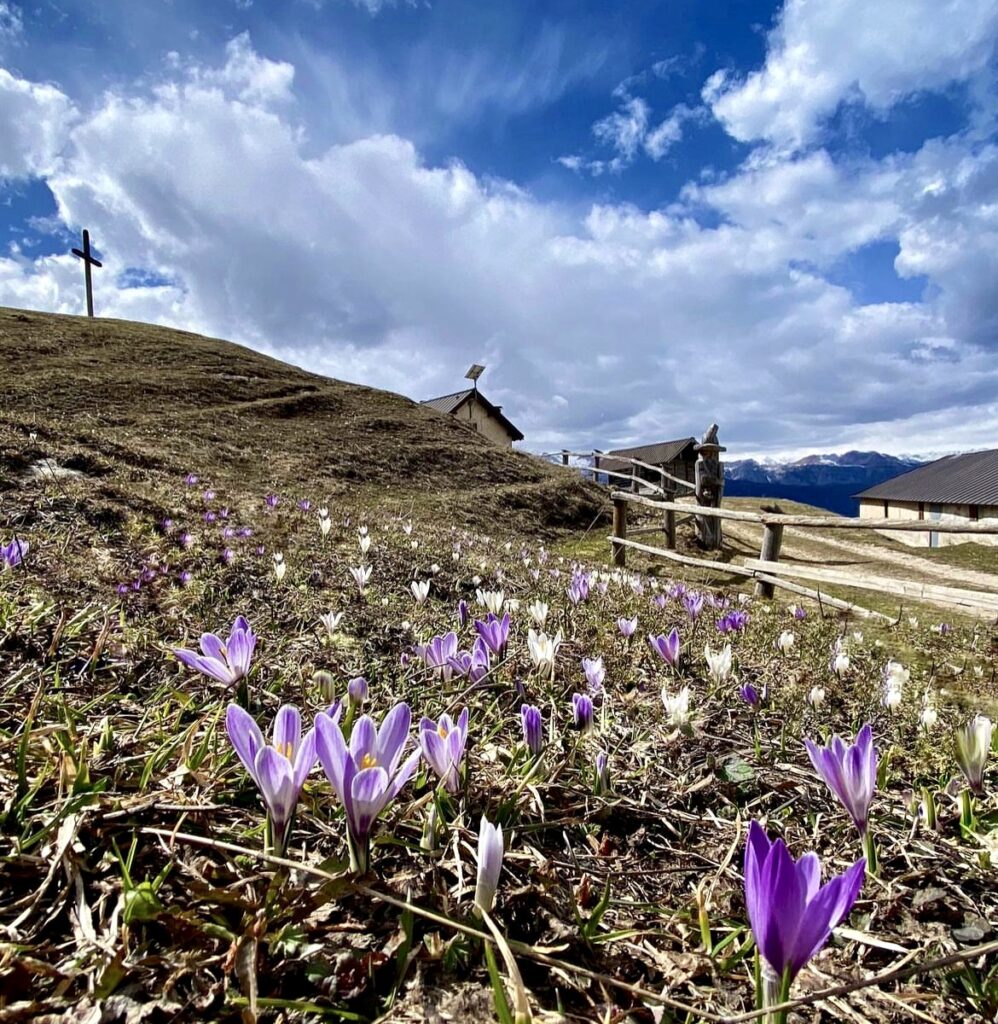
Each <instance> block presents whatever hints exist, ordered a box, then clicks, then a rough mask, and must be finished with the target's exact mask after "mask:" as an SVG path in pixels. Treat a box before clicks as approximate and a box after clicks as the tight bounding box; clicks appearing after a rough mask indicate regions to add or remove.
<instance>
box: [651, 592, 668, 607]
mask: <svg viewBox="0 0 998 1024" xmlns="http://www.w3.org/2000/svg"><path fill="white" fill-rule="evenodd" d="M668 600H669V599H668V598H667V597H666V596H665V594H656V595H655V596H654V597H653V598H652V599H651V603H652V607H653V608H658V609H659V610H660V611H661V610H662V609H664V608H665V605H666V603H667V602H668Z"/></svg>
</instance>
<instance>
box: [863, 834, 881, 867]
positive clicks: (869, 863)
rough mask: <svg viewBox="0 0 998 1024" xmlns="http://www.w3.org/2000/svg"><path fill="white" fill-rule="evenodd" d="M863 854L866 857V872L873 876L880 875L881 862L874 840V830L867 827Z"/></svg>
mask: <svg viewBox="0 0 998 1024" xmlns="http://www.w3.org/2000/svg"><path fill="white" fill-rule="evenodd" d="M863 853H864V855H865V856H866V870H867V872H868V873H869V874H871V875H877V874H879V873H880V861H879V860H878V859H877V843H876V841H875V840H874V838H873V830H872V829H871V828H869V826H867V829H866V832H864V833H863Z"/></svg>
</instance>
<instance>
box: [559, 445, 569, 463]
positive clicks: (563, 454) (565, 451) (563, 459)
mask: <svg viewBox="0 0 998 1024" xmlns="http://www.w3.org/2000/svg"><path fill="white" fill-rule="evenodd" d="M561 464H562V465H563V466H567V465H568V449H567V448H562V450H561Z"/></svg>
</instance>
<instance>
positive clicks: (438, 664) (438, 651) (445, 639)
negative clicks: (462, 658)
mask: <svg viewBox="0 0 998 1024" xmlns="http://www.w3.org/2000/svg"><path fill="white" fill-rule="evenodd" d="M413 653H415V654H416V656H417V657H419V658H421V659H422V661H423V664H424V665H425V666H426V667H427V668H429V669H432V670H433V671H434V672H436V673H438V674H439V676H440V678H441V680H442V681H443V682H445V683H447V682H450V678H451V675H452V674H453V672H454V669H453V668H452V666H451V664H450V659H451V658H456V657H457V633H455V632H453V630H452V631H451V632H450V633H444V634H443V636H435V637H434V638H433V639H432V640H431V641H430V642H429V643H428V644H419V645H417V646H416V647H414V648H413Z"/></svg>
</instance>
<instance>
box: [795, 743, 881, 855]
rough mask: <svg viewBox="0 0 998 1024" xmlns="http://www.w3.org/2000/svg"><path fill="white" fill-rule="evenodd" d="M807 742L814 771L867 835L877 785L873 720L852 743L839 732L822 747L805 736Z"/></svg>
mask: <svg viewBox="0 0 998 1024" xmlns="http://www.w3.org/2000/svg"><path fill="white" fill-rule="evenodd" d="M804 746H805V747H807V753H808V757H810V758H811V764H813V765H814V769H815V771H816V772H817V773H818V774H819V775H820V776H821V777H822V778H823V779H824V780H825V782H826V783H827V785H828V788H829V789H830V790H831V791H832V792H833V793H834V794H835V795H836V796H837V797H838V798H839V800H841V801H842V805H843V806H844V807H845V809H846V810H847V811H848V812H849V816H850V817H851V818H852V820H853V821H854V822H855V824H856V828H858V829H859V834H860V835H861V836H865V835H866V829H867V825H868V824H869V817H870V803H871V802H872V801H873V791H874V789H875V788H876V785H877V750H876V748H875V747H874V746H873V729H872V728H871V727H870V724H869V723H867V724H866V725H864V726H863V728H862V729H860V730H859V734H858V735H857V736H856V742H855V743H854V744H852V745H851V746H846V744H845V742H844V741H843V740H842V739H840V738H839V737H838V736H833V737H832V738H831V740H830V741H829V743H828V746H827V747H819V746H817V745H816V744H815V743H812V742H811V740H809V739H805V740H804Z"/></svg>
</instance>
